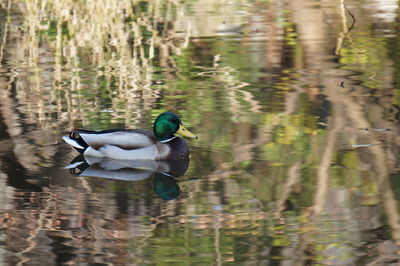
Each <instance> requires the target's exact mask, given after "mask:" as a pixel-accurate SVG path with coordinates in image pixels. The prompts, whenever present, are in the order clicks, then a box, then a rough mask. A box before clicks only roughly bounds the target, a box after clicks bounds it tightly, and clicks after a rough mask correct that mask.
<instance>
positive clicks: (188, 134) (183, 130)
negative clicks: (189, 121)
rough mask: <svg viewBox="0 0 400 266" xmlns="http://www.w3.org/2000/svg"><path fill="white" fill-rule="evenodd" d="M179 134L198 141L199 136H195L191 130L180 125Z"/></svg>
mask: <svg viewBox="0 0 400 266" xmlns="http://www.w3.org/2000/svg"><path fill="white" fill-rule="evenodd" d="M176 133H177V134H179V135H181V136H184V137H187V138H191V139H197V136H196V135H195V134H193V133H192V132H190V131H189V130H187V129H186V128H185V127H184V126H182V125H180V127H179V129H178V131H176Z"/></svg>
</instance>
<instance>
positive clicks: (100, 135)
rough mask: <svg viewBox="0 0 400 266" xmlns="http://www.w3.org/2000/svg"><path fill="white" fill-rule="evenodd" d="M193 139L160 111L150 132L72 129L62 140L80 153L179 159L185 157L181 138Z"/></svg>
mask: <svg viewBox="0 0 400 266" xmlns="http://www.w3.org/2000/svg"><path fill="white" fill-rule="evenodd" d="M177 135H180V136H183V137H187V138H190V139H197V136H196V135H195V134H193V133H192V132H190V131H189V130H188V129H186V128H185V127H184V126H183V124H182V122H181V119H180V118H179V116H178V115H176V114H174V113H172V112H164V113H162V114H160V115H159V116H158V117H157V118H156V120H155V121H154V124H153V132H151V131H149V130H143V129H111V130H97V131H91V130H73V131H71V132H70V133H69V135H68V136H63V137H62V138H63V140H64V141H65V142H66V143H68V144H69V145H71V146H72V147H73V148H75V150H77V151H78V152H79V153H80V154H82V155H85V156H93V157H104V158H110V159H118V160H155V161H159V160H180V159H186V158H188V157H189V147H188V145H187V143H186V142H185V140H184V139H182V138H180V137H179V136H177Z"/></svg>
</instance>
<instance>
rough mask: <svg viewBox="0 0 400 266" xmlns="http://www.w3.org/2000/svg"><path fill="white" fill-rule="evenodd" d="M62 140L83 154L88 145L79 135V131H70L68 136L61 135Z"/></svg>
mask: <svg viewBox="0 0 400 266" xmlns="http://www.w3.org/2000/svg"><path fill="white" fill-rule="evenodd" d="M62 138H63V140H64V141H65V142H66V143H68V144H69V145H71V146H72V147H74V148H75V150H77V151H78V152H79V153H81V154H83V153H84V152H85V150H86V149H87V148H88V147H89V145H88V144H87V143H86V142H85V141H84V140H83V138H82V137H81V136H80V135H79V131H71V132H70V133H69V136H64V137H62Z"/></svg>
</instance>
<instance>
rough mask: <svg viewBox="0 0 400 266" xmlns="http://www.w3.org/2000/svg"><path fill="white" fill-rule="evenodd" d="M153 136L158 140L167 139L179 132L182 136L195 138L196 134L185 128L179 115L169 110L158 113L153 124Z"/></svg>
mask: <svg viewBox="0 0 400 266" xmlns="http://www.w3.org/2000/svg"><path fill="white" fill-rule="evenodd" d="M153 132H154V136H155V137H156V138H157V139H158V140H159V141H168V140H169V139H172V138H173V137H174V134H179V135H181V136H184V137H188V138H192V139H196V138H197V137H196V135H194V134H193V133H192V132H190V131H189V130H187V129H186V128H185V127H184V126H183V125H182V122H181V120H180V119H179V117H178V116H177V115H176V114H174V113H171V112H165V113H162V114H160V115H159V116H158V117H157V119H156V121H154V126H153Z"/></svg>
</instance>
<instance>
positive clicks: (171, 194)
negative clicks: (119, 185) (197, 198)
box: [65, 155, 189, 200]
mask: <svg viewBox="0 0 400 266" xmlns="http://www.w3.org/2000/svg"><path fill="white" fill-rule="evenodd" d="M188 167H189V160H188V159H185V160H174V161H152V160H116V159H110V158H99V157H90V156H82V155H79V156H78V157H76V158H75V159H74V160H73V161H72V162H71V163H70V164H69V165H68V166H66V167H65V168H66V169H69V170H70V172H71V174H73V175H74V176H86V177H100V178H107V179H114V180H124V181H139V180H144V179H147V178H150V177H151V178H153V188H154V192H155V193H156V194H157V195H158V196H159V197H160V198H162V199H164V200H172V199H176V198H178V197H179V195H180V194H181V191H182V189H181V187H182V186H180V184H179V183H180V182H181V181H180V180H178V179H177V178H178V177H181V176H183V175H184V174H185V173H186V171H187V169H188ZM183 183H185V182H182V184H183Z"/></svg>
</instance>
